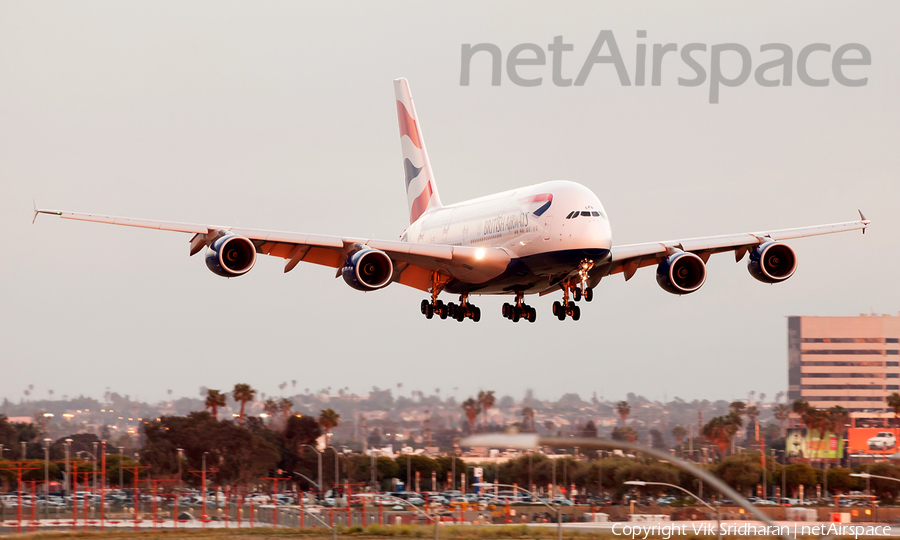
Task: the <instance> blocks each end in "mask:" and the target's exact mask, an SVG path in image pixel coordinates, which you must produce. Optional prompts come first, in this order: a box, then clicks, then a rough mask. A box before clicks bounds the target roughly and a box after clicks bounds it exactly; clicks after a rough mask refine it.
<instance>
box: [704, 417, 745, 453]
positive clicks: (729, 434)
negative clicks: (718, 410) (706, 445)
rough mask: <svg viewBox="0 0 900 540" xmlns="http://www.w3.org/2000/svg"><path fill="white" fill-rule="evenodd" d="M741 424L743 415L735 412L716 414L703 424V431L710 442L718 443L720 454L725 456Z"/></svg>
mask: <svg viewBox="0 0 900 540" xmlns="http://www.w3.org/2000/svg"><path fill="white" fill-rule="evenodd" d="M741 424H742V420H741V417H740V416H738V415H737V414H735V413H731V414H729V415H728V416H716V417H715V418H713V419H712V420H710V421H709V423H707V424H706V425H705V426H703V430H702V432H701V433H702V435H703V436H704V437H706V439H707V440H708V441H709V442H711V443H713V444H715V445H716V448H718V450H719V456H720V457H724V456H725V452H726V451H727V450H728V446H729V445H730V444H731V441H732V439H734V435H735V434H736V433H737V431H738V428H740V427H741Z"/></svg>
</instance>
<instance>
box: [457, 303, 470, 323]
mask: <svg viewBox="0 0 900 540" xmlns="http://www.w3.org/2000/svg"><path fill="white" fill-rule="evenodd" d="M467 315H468V310H467V309H466V308H465V307H464V306H459V307H458V308H457V309H456V320H457V321H459V322H463V321H464V320H466V316H467Z"/></svg>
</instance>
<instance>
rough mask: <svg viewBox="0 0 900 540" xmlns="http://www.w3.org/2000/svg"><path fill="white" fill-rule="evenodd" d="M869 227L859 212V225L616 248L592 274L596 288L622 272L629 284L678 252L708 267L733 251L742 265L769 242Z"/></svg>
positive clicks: (722, 236) (672, 241)
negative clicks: (714, 259)
mask: <svg viewBox="0 0 900 540" xmlns="http://www.w3.org/2000/svg"><path fill="white" fill-rule="evenodd" d="M868 226H869V220H867V219H866V218H865V216H863V214H862V212H859V220H858V221H847V222H844V223H832V224H830V225H814V226H812V227H798V228H794V229H779V230H772V231H764V232H754V233H741V234H726V235H721V236H705V237H700V238H687V239H684V240H665V241H662V242H648V243H645V244H629V245H624V246H613V248H612V255H611V257H610V262H609V264H608V265H604V266H602V267H600V268H597V269H595V271H594V272H592V273H591V282H592V286H595V285H596V283H597V282H599V281H600V278H602V277H605V276H608V275H611V274H618V273H620V272H621V273H622V274H623V275H624V276H625V280H626V281H628V280H629V279H631V278H632V277H633V276H634V274H635V272H637V271H638V269H639V268H642V267H644V266H654V265H657V264H659V262H660V261H661V260H662V259H663V258H664V257H666V256H668V255H669V254H671V253H672V252H673V250H676V249H677V250H681V251H687V252H691V253H694V254H695V255H697V256H699V257H700V258H701V259H703V262H704V263H705V262H706V261H707V260H708V259H709V256H710V255H712V254H713V253H722V252H725V251H733V252H734V258H735V261H740V260H741V259H742V258H744V255H746V254H747V252H748V251H750V250H751V249H753V248H754V247H756V246H758V245H760V244H764V243H765V242H770V241H779V240H790V239H792V238H805V237H807V236H819V235H823V234H833V233H839V232H845V231H856V230H862V231H863V233H865V232H866V227H868Z"/></svg>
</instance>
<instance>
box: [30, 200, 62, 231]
mask: <svg viewBox="0 0 900 540" xmlns="http://www.w3.org/2000/svg"><path fill="white" fill-rule="evenodd" d="M31 203H32V204H33V205H34V217H33V218H31V224H32V225H34V222H35V220H36V219H37V217H38V214H53V215H55V216H61V215H62V212H60V211H59V210H41V209H40V208H38V206H37V203H36V202H35V200H34V199H31Z"/></svg>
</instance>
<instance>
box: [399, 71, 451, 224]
mask: <svg viewBox="0 0 900 540" xmlns="http://www.w3.org/2000/svg"><path fill="white" fill-rule="evenodd" d="M394 96H395V97H396V98H397V119H398V120H399V122H400V148H401V149H402V151H403V173H404V176H405V177H406V201H407V204H408V206H409V222H410V223H413V222H414V221H416V220H417V219H419V217H420V216H421V215H422V214H423V213H425V211H426V210H429V209H431V208H440V207H441V206H443V205H442V204H441V197H440V196H439V195H438V191H437V184H436V183H435V181H434V174H432V172H431V162H429V161H428V151H426V150H425V139H424V138H423V137H422V128H421V126H420V125H419V117H418V116H417V115H416V107H415V105H413V99H412V94H410V92H409V83H408V82H406V79H395V80H394Z"/></svg>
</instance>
